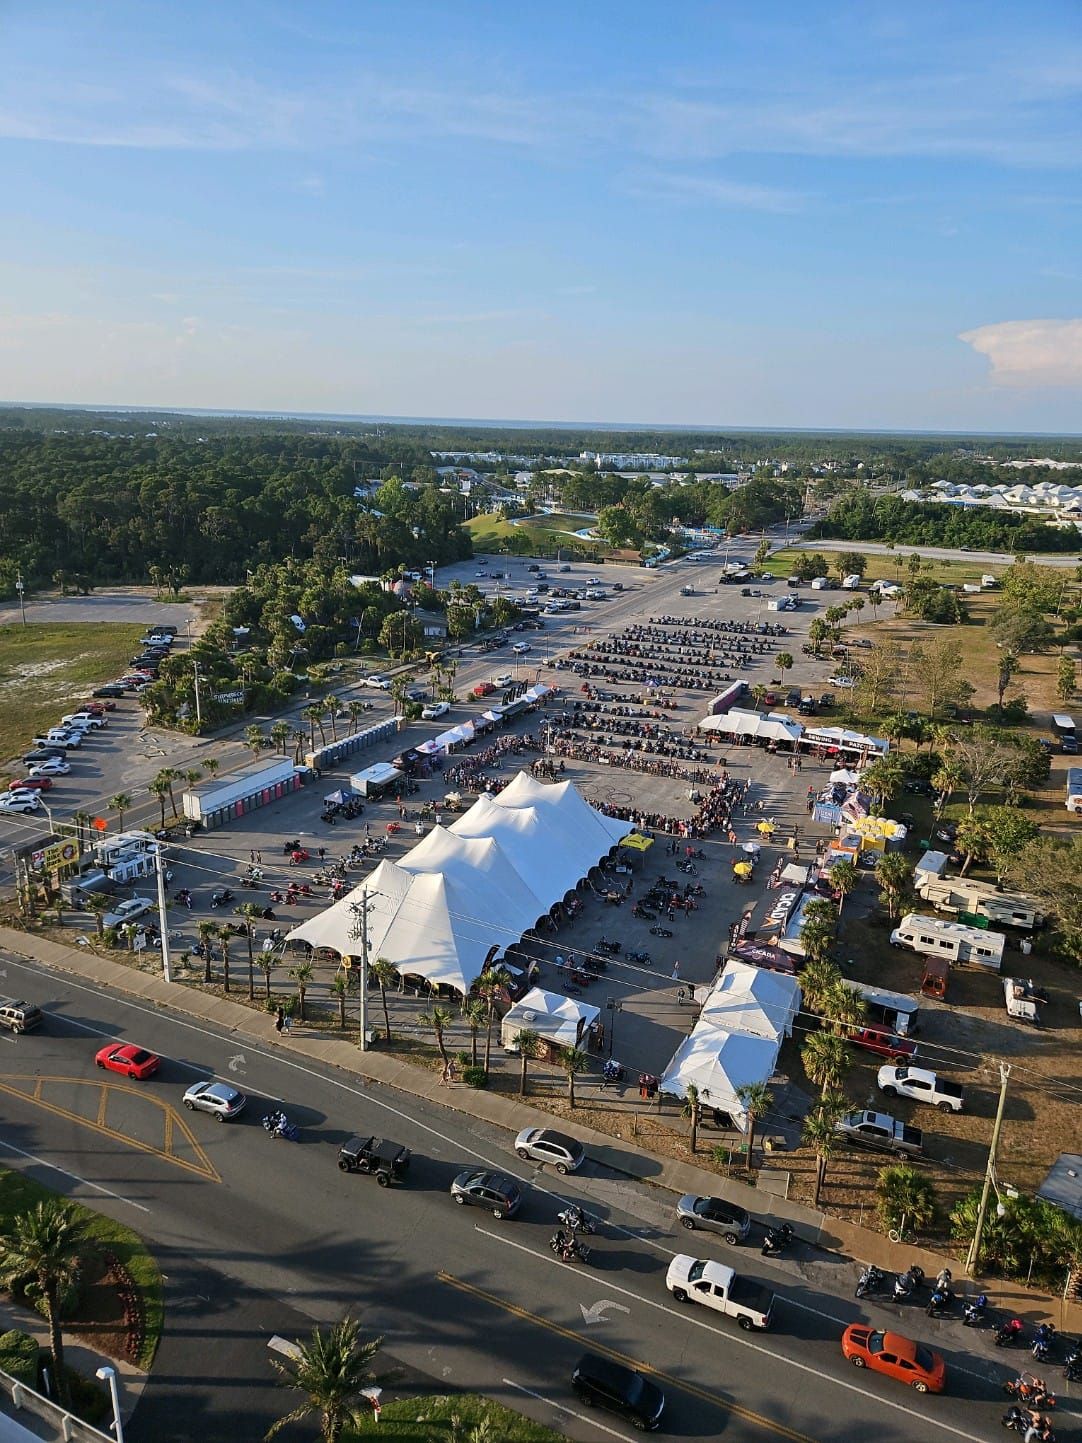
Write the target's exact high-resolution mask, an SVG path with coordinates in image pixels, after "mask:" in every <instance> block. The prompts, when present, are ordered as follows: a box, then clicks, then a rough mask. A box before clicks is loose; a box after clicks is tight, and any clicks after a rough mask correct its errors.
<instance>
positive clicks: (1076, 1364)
mask: <svg viewBox="0 0 1082 1443" xmlns="http://www.w3.org/2000/svg"><path fill="white" fill-rule="evenodd" d="M1063 1376H1064V1378H1065V1379H1066V1381H1067V1382H1068V1383H1078V1382H1082V1343H1072V1344H1071V1347H1070V1351H1069V1352H1068V1354H1067V1357H1066V1359H1065V1360H1064V1363H1063Z"/></svg>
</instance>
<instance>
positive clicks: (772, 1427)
mask: <svg viewBox="0 0 1082 1443" xmlns="http://www.w3.org/2000/svg"><path fill="white" fill-rule="evenodd" d="M526 1251H527V1252H529V1251H530V1250H529V1249H528V1248H527V1249H526ZM537 1256H538V1257H540V1254H537ZM436 1278H437V1281H438V1282H441V1283H446V1284H447V1285H448V1286H449V1287H452V1288H457V1289H458V1290H459V1291H460V1292H463V1293H468V1294H469V1295H470V1296H471V1297H474V1298H479V1299H480V1300H481V1301H482V1302H485V1303H489V1304H490V1305H491V1306H492V1307H495V1308H502V1309H503V1311H504V1312H506V1313H510V1314H511V1315H512V1317H515V1318H519V1319H521V1320H522V1321H523V1322H527V1323H536V1324H537V1326H538V1327H540V1328H545V1329H546V1330H547V1331H548V1332H550V1333H555V1334H556V1335H557V1336H558V1337H561V1338H565V1339H566V1340H567V1341H568V1342H570V1343H579V1344H581V1345H582V1347H583V1348H585V1349H586V1350H587V1352H594V1353H604V1354H605V1356H606V1357H608V1358H611V1359H612V1360H613V1362H614V1363H622V1364H623V1365H624V1367H625V1368H634V1369H635V1370H636V1371H637V1372H639V1373H648V1374H649V1375H650V1376H651V1377H652V1378H657V1379H659V1380H661V1381H662V1382H664V1383H668V1384H669V1385H670V1386H671V1387H673V1388H676V1389H678V1390H679V1391H680V1392H682V1393H690V1394H691V1396H692V1397H693V1398H698V1400H699V1401H700V1402H701V1403H709V1404H710V1405H711V1406H712V1407H715V1408H721V1409H722V1410H723V1411H724V1412H726V1413H731V1414H733V1415H734V1416H736V1417H738V1418H742V1419H743V1420H744V1422H746V1423H754V1424H755V1425H756V1426H757V1427H759V1428H765V1429H766V1430H767V1432H769V1433H775V1434H777V1436H778V1437H779V1438H787V1439H789V1440H790V1443H816V1440H815V1439H813V1438H810V1437H809V1436H808V1434H807V1433H798V1432H797V1430H796V1429H795V1428H788V1427H786V1425H785V1424H784V1423H775V1422H774V1421H773V1420H772V1419H770V1418H764V1417H763V1415H762V1414H761V1413H756V1412H754V1411H753V1410H752V1409H751V1408H745V1407H744V1406H743V1405H742V1404H740V1403H736V1402H732V1401H730V1400H729V1399H728V1398H723V1397H722V1396H721V1394H719V1393H712V1392H710V1390H709V1389H707V1388H700V1387H699V1385H698V1384H697V1383H691V1382H689V1381H688V1380H687V1379H686V1378H677V1377H676V1376H675V1375H674V1374H672V1373H666V1372H665V1371H664V1370H663V1369H661V1368H655V1367H654V1366H653V1365H652V1364H650V1363H644V1362H642V1361H641V1360H640V1359H637V1358H631V1357H629V1356H628V1355H627V1354H626V1353H621V1352H619V1351H618V1350H617V1349H616V1348H610V1347H609V1346H608V1344H606V1343H599V1342H598V1341H597V1338H596V1336H590V1337H587V1336H586V1335H585V1334H583V1333H576V1332H575V1330H574V1329H573V1328H565V1327H564V1326H563V1325H562V1324H561V1323H555V1322H553V1321H552V1319H551V1318H542V1317H539V1316H538V1315H537V1313H531V1312H530V1311H529V1310H528V1309H526V1308H520V1307H519V1305H518V1304H517V1303H512V1302H508V1301H507V1300H506V1299H505V1298H500V1297H497V1296H496V1294H495V1293H489V1292H486V1291H485V1289H484V1288H477V1287H474V1285H473V1284H472V1283H466V1282H463V1281H462V1279H461V1278H456V1277H455V1276H454V1275H453V1274H452V1273H445V1272H439V1273H437V1274H436ZM665 1311H668V1309H666V1310H665ZM711 1331H714V1330H713V1329H711ZM763 1351H764V1352H765V1351H766V1350H765V1349H764V1350H763ZM809 1371H814V1370H809ZM903 1411H905V1410H903Z"/></svg>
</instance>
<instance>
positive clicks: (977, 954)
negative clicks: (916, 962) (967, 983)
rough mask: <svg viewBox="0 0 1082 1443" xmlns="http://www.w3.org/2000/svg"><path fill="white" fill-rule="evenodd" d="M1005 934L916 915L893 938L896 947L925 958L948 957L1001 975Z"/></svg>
mask: <svg viewBox="0 0 1082 1443" xmlns="http://www.w3.org/2000/svg"><path fill="white" fill-rule="evenodd" d="M1006 940H1007V939H1006V938H1005V937H1004V935H1003V933H1002V932H985V931H984V930H983V928H981V927H966V926H964V925H963V924H962V923H961V922H944V921H943V920H942V918H940V917H922V916H919V915H918V914H917V913H915V912H910V913H909V915H908V916H906V917H903V918H902V920H901V921H900V922H899V923H898V925H897V927H895V929H894V931H893V932H892V933H891V934H890V944H891V946H892V947H908V948H909V949H910V950H911V951H913V952H919V953H921V954H922V955H923V956H925V957H947V958H949V959H950V961H951V962H955V963H957V964H958V965H959V966H964V965H965V964H966V963H969V964H971V965H972V966H974V967H986V968H987V969H988V970H989V971H991V972H998V971H999V969H1000V968H1001V967H1002V966H1003V945H1004V943H1005V942H1006Z"/></svg>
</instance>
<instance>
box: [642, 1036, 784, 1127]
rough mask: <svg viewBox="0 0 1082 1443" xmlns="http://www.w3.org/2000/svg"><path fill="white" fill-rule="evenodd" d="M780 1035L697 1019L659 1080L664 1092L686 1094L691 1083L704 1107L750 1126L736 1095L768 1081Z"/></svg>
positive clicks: (775, 1059) (740, 1124) (744, 1125)
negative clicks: (732, 1028)
mask: <svg viewBox="0 0 1082 1443" xmlns="http://www.w3.org/2000/svg"><path fill="white" fill-rule="evenodd" d="M779 1045H780V1044H779V1043H778V1041H777V1039H773V1040H772V1039H770V1038H766V1037H752V1036H750V1035H749V1034H748V1033H746V1032H719V1031H718V1029H717V1028H716V1027H711V1026H710V1025H709V1024H707V1025H706V1026H703V1025H702V1024H701V1023H697V1024H696V1026H695V1029H694V1031H693V1032H692V1033H691V1036H690V1037H686V1038H685V1039H684V1041H683V1042H682V1043H681V1044H680V1046H679V1047H678V1048H677V1050H676V1052H675V1054H674V1055H673V1058H672V1061H671V1062H670V1063H669V1065H668V1067H666V1069H665V1071H664V1073H663V1075H662V1077H661V1081H660V1084H659V1086H660V1089H661V1091H662V1092H668V1093H671V1094H672V1095H673V1096H675V1097H686V1096H687V1089H688V1084H689V1083H691V1084H693V1085H694V1086H695V1087H697V1088H698V1090H699V1101H700V1103H702V1105H703V1106H704V1107H716V1108H718V1109H719V1110H720V1111H722V1112H727V1113H728V1114H729V1116H730V1117H731V1118H732V1119H733V1121H734V1122H735V1123H736V1124H737V1126H738V1127H741V1128H745V1127H747V1121H748V1116H747V1111H746V1109H745V1107H744V1104H743V1103H742V1102H741V1101H740V1098H739V1097H738V1096H737V1092H738V1090H739V1089H740V1088H741V1087H746V1086H748V1085H749V1084H751V1083H755V1082H766V1081H767V1080H768V1079H769V1078H770V1077H771V1076H772V1075H773V1072H774V1067H775V1065H776V1063H777V1060H778V1048H779Z"/></svg>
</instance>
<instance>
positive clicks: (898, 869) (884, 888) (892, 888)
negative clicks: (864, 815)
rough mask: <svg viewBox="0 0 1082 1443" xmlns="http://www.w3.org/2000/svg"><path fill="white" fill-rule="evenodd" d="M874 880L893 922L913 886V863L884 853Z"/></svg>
mask: <svg viewBox="0 0 1082 1443" xmlns="http://www.w3.org/2000/svg"><path fill="white" fill-rule="evenodd" d="M875 880H876V881H877V882H878V883H879V897H880V901H882V902H883V903H885V905H886V908H887V916H888V917H889V918H890V919H891V921H892V922H894V921H896V920H897V919H898V918H899V917H900V916H901V913H902V906H903V904H904V903H905V900H906V898H907V897H908V896H909V893H910V891H911V889H912V886H913V863H912V862H908V861H906V859H905V857H903V856H902V855H901V853H900V852H885V853H884V854H883V856H882V857H880V859H879V861H878V862H876V864H875ZM801 981H802V982H803V978H801Z"/></svg>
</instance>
